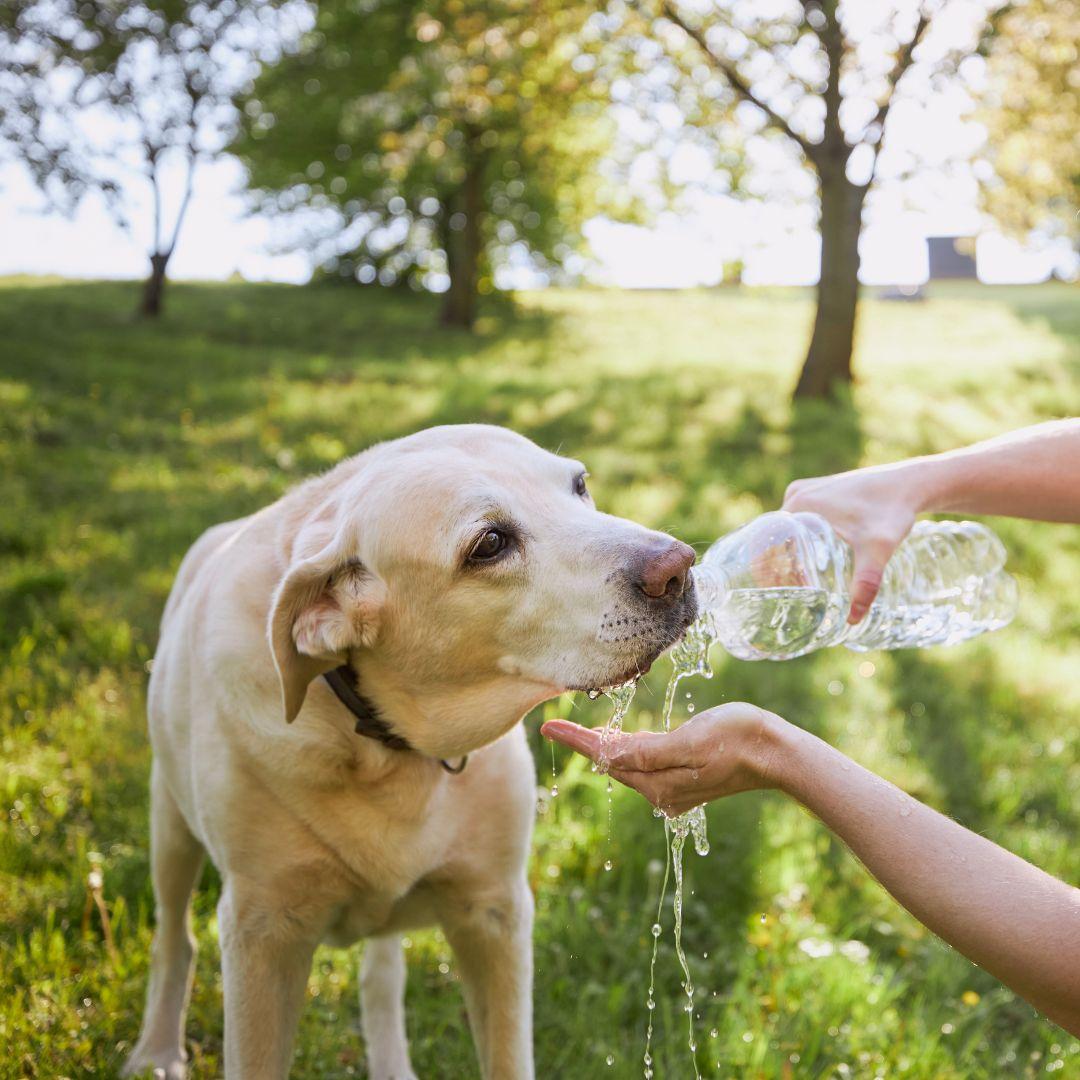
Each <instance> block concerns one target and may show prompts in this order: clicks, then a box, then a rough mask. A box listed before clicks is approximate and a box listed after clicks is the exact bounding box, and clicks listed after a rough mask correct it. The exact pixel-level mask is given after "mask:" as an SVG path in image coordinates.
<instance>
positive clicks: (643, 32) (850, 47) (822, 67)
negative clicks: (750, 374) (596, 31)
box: [625, 0, 978, 397]
mask: <svg viewBox="0 0 1080 1080" xmlns="http://www.w3.org/2000/svg"><path fill="white" fill-rule="evenodd" d="M947 6H948V0H922V3H904V4H898V5H895V6H894V5H884V6H874V7H873V8H871V7H870V6H869V5H857V4H854V3H849V4H846V5H845V4H841V3H839V2H838V0H777V2H775V3H770V4H768V5H763V4H757V3H753V2H751V0H700V2H695V0H638V2H633V0H631V2H630V4H629V6H628V7H627V9H626V10H627V16H628V17H627V19H626V21H625V28H626V30H627V32H628V33H629V34H630V35H631V37H633V36H634V35H635V34H636V35H637V36H638V41H639V42H641V41H644V42H646V43H648V44H649V45H650V46H652V47H655V46H656V45H657V44H659V46H660V47H661V48H662V52H663V55H664V58H665V60H666V66H658V64H657V60H656V57H655V56H654V55H653V53H652V51H651V49H650V50H646V52H645V54H644V62H643V64H641V67H642V68H643V69H644V70H643V74H644V75H645V76H646V78H647V80H648V83H649V85H650V87H651V89H652V91H653V93H654V94H655V95H656V96H657V98H658V99H660V100H665V101H667V102H670V103H674V104H676V105H677V106H678V108H679V109H680V110H681V112H682V114H683V116H684V117H685V118H686V122H687V123H688V124H690V125H692V126H693V127H695V128H696V129H697V130H698V131H699V132H705V133H707V134H709V135H711V136H712V137H713V138H714V139H715V140H716V142H717V144H718V146H720V147H724V146H726V145H727V144H729V143H730V140H731V135H730V130H731V128H732V126H733V123H734V121H735V120H736V116H737V117H738V120H739V123H740V124H742V125H746V126H750V127H752V129H753V130H754V131H756V132H757V133H759V134H762V135H775V136H779V137H780V138H781V140H782V141H783V142H784V143H786V144H787V146H788V147H789V148H790V149H791V150H792V151H793V152H794V154H795V156H796V157H797V159H798V161H799V162H800V163H801V164H802V166H803V167H804V168H806V169H808V170H809V171H810V173H811V174H812V176H813V178H814V180H815V182H816V189H817V193H818V200H819V206H820V217H819V222H820V233H821V271H820V278H819V283H818V288H817V311H816V316H815V319H814V328H813V332H812V334H811V338H810V346H809V349H808V351H807V355H806V359H805V362H804V364H803V368H802V373H801V375H800V377H799V381H798V385H797V387H796V390H795V393H796V396H798V397H825V396H828V395H830V394H831V393H832V392H833V391H834V390H835V388H836V386H837V384H846V383H849V382H850V381H851V356H852V350H853V345H854V335H855V322H856V311H857V305H858V296H859V277H858V275H859V236H860V232H861V229H862V215H863V206H864V204H865V202H866V198H867V195H868V194H869V193H870V191H871V189H872V187H873V185H874V182H875V179H876V178H877V176H878V173H879V168H878V166H879V162H880V160H881V157H882V153H883V150H884V148H885V143H886V137H887V133H888V119H889V115H890V111H891V109H892V107H893V104H894V102H895V100H896V99H897V96H898V94H899V93H900V91H901V88H902V85H903V84H904V83H906V81H907V80H908V77H909V76H908V73H909V71H911V69H912V68H913V67H921V68H922V75H923V80H922V81H923V82H924V83H927V82H929V83H930V84H931V85H933V83H934V82H935V81H938V80H941V79H943V78H946V77H948V76H950V75H951V74H953V73H954V72H955V69H956V66H957V64H958V62H959V60H960V59H961V58H962V56H963V55H965V50H963V49H945V48H937V49H934V50H932V51H931V50H928V49H927V48H926V46H927V37H928V33H929V31H930V28H931V24H932V22H933V21H935V20H936V18H937V17H938V13H940V11H941V10H943V9H944V8H946V7H947ZM954 6H956V5H955V4H954ZM976 21H977V20H976ZM977 30H978V27H976V28H975V32H974V33H973V34H972V46H974V43H975V39H976V38H977ZM924 53H925V54H926V55H923V54H924ZM665 72H666V77H665V76H664V73H665ZM658 73H659V74H658ZM723 157H724V154H723V153H721V154H720V155H719V158H720V160H721V163H722V160H723Z"/></svg>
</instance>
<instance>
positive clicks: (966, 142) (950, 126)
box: [0, 90, 1076, 288]
mask: <svg viewBox="0 0 1080 1080" xmlns="http://www.w3.org/2000/svg"><path fill="white" fill-rule="evenodd" d="M967 106H968V100H967V97H966V95H965V94H964V93H963V92H961V91H959V90H954V91H951V92H945V93H938V92H931V93H930V94H929V95H927V97H926V100H919V99H918V98H917V97H916V96H915V95H912V96H911V97H909V98H907V99H898V100H897V102H896V103H895V105H894V107H893V110H892V113H891V115H890V120H889V132H888V145H889V149H890V154H892V155H895V157H896V159H897V160H903V158H904V157H905V155H907V154H909V153H910V154H914V155H916V156H917V158H918V160H920V161H921V162H923V163H925V164H926V165H927V166H929V168H928V170H925V171H924V172H922V173H920V174H919V175H918V176H917V177H915V178H914V179H907V180H905V181H902V182H901V181H890V180H888V179H887V178H886V179H885V180H884V181H883V182H882V183H881V184H880V186H879V187H878V189H877V190H876V191H875V193H874V194H873V195H872V196H871V199H870V202H869V203H868V206H867V211H866V219H865V220H866V227H865V230H864V234H863V243H862V254H863V280H864V281H865V282H867V283H868V284H910V283H918V282H922V281H925V280H926V275H927V259H926V244H925V237H927V236H931V235H972V234H979V236H980V239H979V243H978V265H979V273H980V276H981V277H982V278H983V280H985V281H988V282H1028V281H1039V280H1043V279H1044V278H1046V277H1047V276H1048V275H1049V274H1050V273H1051V271H1052V270H1053V269H1054V267H1055V266H1059V267H1064V268H1065V269H1066V270H1071V271H1072V272H1075V269H1076V260H1075V256H1070V253H1069V251H1068V247H1067V246H1065V247H1064V248H1061V247H1059V248H1056V249H1043V250H1039V251H1024V250H1022V249H1020V248H1019V247H1018V246H1017V245H1016V244H1014V243H1012V242H1010V241H1007V240H1006V239H1004V238H1003V237H1001V236H1000V235H998V234H996V233H994V232H993V230H992V229H988V228H987V227H986V223H985V222H984V221H983V220H982V218H981V215H980V214H979V212H978V209H977V189H976V183H975V180H974V178H973V176H972V174H971V170H970V169H968V168H966V167H965V168H961V169H959V170H956V169H950V168H948V163H949V162H953V163H955V161H956V159H957V156H958V154H959V156H960V157H963V156H964V155H965V153H969V152H972V151H974V150H976V149H977V147H978V145H979V143H980V141H981V132H980V130H979V129H978V128H977V127H976V126H975V125H973V124H971V123H970V122H968V121H966V120H965V118H964V113H965V109H966V108H967ZM760 141H761V140H759V142H760ZM764 152H766V153H773V154H775V153H776V151H775V150H770V149H769V148H768V147H765V148H764ZM680 162H681V172H682V173H683V174H684V175H685V176H686V177H687V178H689V179H693V180H705V179H707V176H706V175H705V174H704V173H703V171H702V170H703V168H704V166H703V165H702V163H701V162H700V161H699V160H698V159H696V158H695V156H694V154H693V153H692V152H691V151H689V150H688V151H687V152H686V153H685V154H684V155H682V156H681V158H680ZM780 167H781V168H783V167H784V163H783V159H782V158H781V159H780ZM792 168H793V169H794V168H795V167H794V166H792ZM166 179H167V182H166V205H172V206H175V205H176V203H177V202H178V200H179V190H178V176H177V175H176V174H175V173H167V177H166ZM243 181H244V177H243V171H242V169H241V167H240V166H239V164H238V163H237V162H236V161H234V160H232V159H224V160H220V161H218V162H217V163H215V164H213V165H208V166H204V167H203V168H202V169H201V170H200V172H199V173H198V174H197V178H196V187H195V196H194V198H193V200H192V203H191V206H190V209H189V211H188V216H187V220H186V222H185V225H184V230H183V233H182V234H181V238H180V242H179V245H178V246H177V249H176V253H175V255H174V257H173V260H172V262H171V264H170V267H169V273H170V275H171V276H173V277H175V278H199V279H204V280H209V279H224V278H228V277H230V276H231V275H233V274H235V273H239V274H241V275H243V276H244V277H245V278H248V279H252V280H266V279H270V280H277V281H295V282H301V281H305V280H307V278H308V276H309V275H310V271H311V267H310V264H309V261H308V258H307V256H306V255H304V254H302V253H297V252H293V253H287V252H281V251H280V250H279V249H280V243H281V240H282V238H283V237H284V236H285V233H284V232H282V231H281V228H280V226H275V224H274V223H273V222H272V221H269V220H267V219H265V218H262V217H259V216H253V215H250V214H249V213H248V212H247V207H246V203H245V198H244V195H243ZM125 202H126V205H127V208H128V216H129V218H130V219H131V220H132V221H133V222H134V224H133V226H132V231H130V232H129V231H127V230H125V229H122V228H120V227H119V226H118V225H117V224H116V223H115V221H114V220H113V219H112V217H111V216H110V214H109V212H108V211H107V210H106V208H105V207H104V205H103V204H102V203H101V202H100V200H98V199H96V198H89V199H87V200H85V201H84V202H83V203H82V205H81V206H80V207H79V208H78V210H77V212H76V214H75V215H74V217H73V218H71V219H68V218H65V217H63V216H61V215H58V214H56V213H50V212H48V211H47V209H45V208H44V206H43V200H42V198H41V196H40V195H39V194H38V193H37V192H36V191H35V189H34V186H33V184H32V183H31V181H30V179H29V177H28V176H27V175H26V174H25V173H24V172H23V171H22V170H21V169H20V168H19V167H17V166H14V165H7V166H3V167H0V274H16V273H27V274H57V275H62V276H65V277H123V278H131V277H141V276H143V275H144V274H145V273H146V270H147V252H148V249H149V232H150V221H151V218H150V203H149V189H148V186H147V185H146V183H145V181H142V180H140V179H139V178H138V177H133V178H132V180H131V182H130V183H128V184H127V185H126V188H125ZM686 202H687V205H686V206H685V207H684V208H683V209H682V210H681V211H680V212H679V213H678V214H676V213H665V214H663V215H661V216H660V217H659V218H658V220H657V221H656V222H655V223H654V224H653V225H651V226H650V227H638V226H629V225H622V224H616V223H613V222H610V221H605V220H602V219H598V220H595V221H593V222H591V223H590V224H589V226H588V227H587V230H586V235H587V237H588V240H589V242H590V245H591V248H592V252H593V255H594V256H595V263H594V265H593V266H592V268H591V269H590V270H589V272H588V276H589V277H590V278H591V279H592V280H594V281H597V282H602V283H607V284H612V285H618V286H623V287H627V288H679V287H689V286H694V285H709V284H714V283H716V282H717V281H718V280H719V279H720V276H721V274H722V271H723V264H724V263H725V262H729V261H731V260H734V259H741V260H742V261H743V262H744V264H745V268H746V269H745V274H744V280H745V281H746V282H747V283H749V284H808V283H811V282H813V281H814V280H816V276H817V259H818V251H819V247H818V239H817V236H816V233H815V231H814V228H813V219H812V214H811V213H810V211H809V210H808V207H807V206H806V205H805V204H802V205H800V204H798V203H792V202H791V200H787V199H784V200H779V199H778V200H770V201H757V202H738V201H735V200H732V199H730V198H726V197H720V196H715V195H712V196H710V195H704V194H701V195H697V196H693V197H690V198H688V199H687V200H686ZM169 217H171V215H167V220H168V218H169ZM275 240H277V244H276V245H275ZM531 283H532V275H530V274H529V273H528V272H525V273H519V274H517V275H513V277H512V279H511V280H507V281H504V284H508V285H520V286H527V285H529V284H531Z"/></svg>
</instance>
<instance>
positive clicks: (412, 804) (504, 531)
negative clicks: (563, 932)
mask: <svg viewBox="0 0 1080 1080" xmlns="http://www.w3.org/2000/svg"><path fill="white" fill-rule="evenodd" d="M692 562H693V552H692V550H691V549H690V548H689V547H687V546H686V545H685V544H682V543H679V542H678V541H676V540H673V539H672V538H671V537H668V536H664V535H662V534H660V533H655V532H651V531H649V530H648V529H645V528H642V527H641V526H639V525H635V524H633V523H632V522H629V521H624V520H622V519H619V518H614V517H609V516H608V515H606V514H602V513H600V512H599V511H597V510H596V508H595V506H594V505H593V502H592V499H591V498H590V497H589V494H588V491H587V489H586V486H585V471H584V468H583V466H582V465H580V464H579V463H578V462H575V461H571V460H568V459H567V458H564V457H558V456H556V455H555V454H550V453H548V452H546V451H544V450H541V449H540V448H539V447H537V446H536V445H535V444H533V443H532V442H530V441H529V440H528V439H525V438H523V437H521V436H519V435H515V434H513V433H512V432H509V431H505V430H502V429H500V428H494V427H486V426H481V425H469V426H461V427H441V428H433V429H431V430H428V431H422V432H420V433H418V434H415V435H411V436H409V437H408V438H403V439H398V440H397V441H394V442H388V443H384V444H381V445H379V446H375V447H373V448H372V449H370V450H367V451H366V452H364V453H362V454H359V455H358V456H356V457H353V458H350V459H348V460H347V461H344V462H342V463H341V464H340V465H338V466H337V467H336V468H334V469H332V470H331V471H330V472H328V473H326V474H325V475H324V476H321V477H318V478H317V479H314V480H310V481H308V482H307V483H304V484H302V485H300V486H299V487H297V488H295V489H294V490H293V491H291V492H290V493H289V494H287V495H286V496H285V497H284V498H282V499H280V500H279V501H278V502H276V503H274V504H273V505H272V506H270V507H267V508H266V509H265V510H262V511H260V512H259V513H257V514H253V515H252V516H251V517H247V518H242V519H241V520H239V521H232V522H229V523H227V524H224V525H218V526H217V527H215V528H212V529H210V530H209V531H208V532H207V533H205V534H204V535H203V536H202V537H201V538H200V539H199V541H198V542H197V543H196V544H195V546H194V547H193V548H192V549H191V551H190V552H189V553H188V555H187V557H186V558H185V559H184V561H183V563H182V565H181V567H180V571H179V573H178V575H177V579H176V583H175V585H174V586H173V590H172V594H171V595H170V597H169V601H168V604H167V606H166V608H165V615H164V618H163V620H162V626H161V640H160V644H159V646H158V651H157V656H156V658H155V660H154V669H153V675H152V677H151V680H150V691H149V717H150V734H151V740H152V743H153V749H154V765H153V773H152V777H151V798H152V807H151V839H152V847H153V853H152V864H153V882H154V895H155V898H156V903H157V936H156V938H155V943H154V950H153V960H152V963H151V971H150V985H149V990H148V994H147V1003H146V1013H145V1017H144V1020H143V1026H142V1032H141V1035H140V1038H139V1041H138V1043H137V1045H136V1047H135V1049H134V1051H133V1052H132V1055H131V1058H130V1059H129V1061H128V1065H127V1072H128V1074H132V1073H138V1072H140V1071H142V1070H144V1069H150V1068H154V1069H156V1070H159V1072H158V1073H157V1075H164V1076H166V1077H168V1078H175V1077H182V1076H183V1075H184V1072H185V1069H184V1061H185V1056H186V1055H185V1052H184V1013H185V1009H186V1005H187V999H188V995H189V992H190V988H191V979H192V971H193V965H194V942H193V939H192V935H191V931H190V928H189V914H188V907H189V902H190V897H191V892H192V889H193V888H194V886H195V883H196V881H197V879H198V876H199V871H200V867H201V865H202V861H203V857H204V853H205V854H209V856H210V858H211V859H212V860H213V862H214V864H215V865H216V866H217V868H218V869H219V871H220V872H221V877H222V881H223V889H222V895H221V901H220V904H219V906H218V918H219V926H220V937H221V952H222V969H223V977H224V990H225V1071H226V1074H227V1076H228V1077H230V1078H231V1080H274V1078H279V1077H285V1076H286V1075H287V1073H288V1070H289V1062H290V1059H291V1055H292V1045H293V1039H294V1035H295V1031H296V1027H297V1021H298V1017H299V1013H300V1009H301V1007H302V1006H303V1003H304V996H305V989H306V983H307V978H308V972H309V968H310V965H311V960H312V953H313V952H314V949H315V947H316V945H317V944H318V943H319V942H320V941H327V942H330V943H333V944H338V945H345V944H349V943H352V942H354V941H356V940H357V939H358V938H361V937H369V938H371V940H370V941H369V942H368V944H367V946H366V948H365V951H364V956H363V963H362V971H361V980H360V982H361V986H360V998H361V1007H362V1016H363V1030H364V1036H365V1040H366V1044H367V1052H368V1058H369V1067H370V1075H371V1076H372V1077H373V1078H376V1080H389V1078H391V1077H392V1078H395V1080H406V1078H409V1077H412V1076H413V1071H412V1066H411V1065H410V1063H409V1053H408V1044H407V1041H406V1035H405V1016H404V1005H403V991H404V983H405V963H404V959H403V956H402V953H401V949H400V940H399V935H400V933H401V932H402V931H404V930H407V929H409V928H413V927H420V926H430V925H435V924H437V925H439V926H441V927H442V928H443V930H444V932H445V934H446V937H447V939H448V940H449V942H450V944H451V946H452V947H453V950H454V953H455V956H456V959H457V963H458V968H459V971H460V975H461V981H462V986H463V988H464V993H465V1000H466V1004H467V1007H468V1014H469V1021H470V1026H471V1028H472V1032H473V1037H474V1041H475V1044H476V1048H477V1053H478V1055H479V1059H480V1066H481V1072H482V1074H483V1076H484V1077H486V1078H489V1080H491V1078H500V1080H502V1078H522V1080H526V1078H529V1077H532V1076H533V1065H532V1030H531V1000H530V999H531V984H532V953H531V944H530V937H531V929H532V907H533V905H532V897H531V895H530V893H529V888H528V885H527V883H526V875H525V869H526V858H527V854H528V848H529V838H530V832H531V825H532V820H533V815H534V802H535V791H536V788H535V774H534V770H533V765H532V761H531V758H530V755H529V752H528V748H527V745H526V740H525V735H524V732H523V729H522V727H521V726H520V725H519V723H518V721H519V720H520V719H521V718H522V716H523V715H524V714H525V713H526V712H528V711H529V709H531V708H532V707H533V706H534V705H536V704H538V703H539V702H541V701H544V700H545V699H547V698H550V697H553V696H554V695H557V694H559V693H561V692H563V691H565V690H567V689H571V688H574V689H588V688H594V687H605V686H609V685H611V684H616V683H621V682H623V681H625V680H626V679H628V678H631V677H633V676H634V675H635V674H636V673H638V672H640V671H644V670H645V669H646V668H647V667H648V665H649V664H650V663H651V662H652V661H653V660H654V659H655V658H656V657H657V656H658V655H659V654H660V653H661V652H662V651H663V650H664V649H666V648H667V647H668V646H669V645H671V644H672V643H673V642H674V641H675V640H676V639H677V638H678V637H679V636H680V634H681V633H682V632H683V630H684V629H685V628H686V626H687V624H688V623H689V622H690V620H691V619H692V618H693V615H694V609H695V601H694V596H693V589H692V586H691V585H690V583H689V578H688V571H689V568H690V565H691V563H692ZM466 759H467V766H466V767H464V768H462V766H463V765H464V763H465V761H466Z"/></svg>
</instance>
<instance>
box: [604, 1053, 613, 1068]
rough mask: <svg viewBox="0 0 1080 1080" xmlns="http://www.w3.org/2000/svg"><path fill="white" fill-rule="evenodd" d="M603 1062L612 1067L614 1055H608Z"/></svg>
mask: <svg viewBox="0 0 1080 1080" xmlns="http://www.w3.org/2000/svg"><path fill="white" fill-rule="evenodd" d="M604 1060H605V1061H606V1062H607V1063H608V1064H609V1065H614V1064H615V1055H614V1054H608V1056H607V1057H606V1058H604Z"/></svg>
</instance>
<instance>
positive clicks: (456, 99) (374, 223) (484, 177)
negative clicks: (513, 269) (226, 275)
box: [234, 0, 613, 292]
mask: <svg viewBox="0 0 1080 1080" xmlns="http://www.w3.org/2000/svg"><path fill="white" fill-rule="evenodd" d="M593 12H594V5H592V4H571V5H567V4H563V3H560V2H559V0H529V2H524V0H407V2H402V0H372V2H369V3H364V4H355V3H352V2H350V0H330V2H323V3H320V4H319V5H318V7H317V13H316V16H315V21H314V25H313V27H312V28H311V30H310V31H309V32H307V33H306V34H304V35H303V37H302V39H301V40H300V42H299V43H298V45H297V47H296V48H295V49H294V50H293V51H291V52H290V54H289V55H287V56H285V57H284V58H282V59H281V60H280V61H279V62H278V63H277V64H275V65H273V66H270V67H267V68H266V69H265V70H264V72H263V74H262V75H261V76H260V77H259V79H258V80H257V81H256V84H255V87H254V90H253V91H252V93H251V94H250V95H249V96H247V97H246V98H245V99H244V100H243V110H244V115H245V124H244V129H243V132H242V133H241V135H240V137H239V138H238V140H237V141H236V143H235V144H234V149H235V150H236V152H237V153H238V154H239V155H240V156H241V158H242V159H243V160H244V162H245V163H246V164H247V166H248V169H249V171H250V176H251V184H252V186H253V187H254V188H256V189H257V190H258V191H259V192H260V193H261V196H262V198H261V200H260V207H261V208H262V209H263V210H266V211H268V212H277V213H282V212H284V213H290V214H291V213H293V212H294V211H296V210H297V209H298V208H300V209H303V210H306V211H308V214H307V215H306V216H305V218H304V221H305V224H306V225H307V226H308V227H309V228H310V230H311V231H312V232H311V233H309V234H307V235H304V236H303V238H302V239H303V242H304V243H305V244H308V245H312V244H313V245H314V247H315V250H316V255H317V258H319V259H321V260H322V261H324V262H325V263H327V264H328V265H329V267H330V269H331V270H332V271H334V272H339V273H341V274H342V275H343V276H346V277H352V276H354V275H355V276H358V277H359V278H360V280H362V281H371V280H375V278H376V275H378V277H379V280H381V281H382V282H383V283H387V284H389V283H393V282H395V281H398V280H408V281H411V282H413V283H415V284H417V285H421V284H427V285H430V284H432V283H433V282H437V281H438V279H439V277H441V276H442V275H445V274H446V273H447V272H448V271H449V272H450V273H451V275H452V274H453V273H454V267H452V266H448V259H447V254H448V251H449V249H450V247H451V245H452V242H453V237H452V233H453V232H454V231H461V230H463V229H464V228H465V227H466V225H467V224H468V225H470V226H471V225H473V224H475V226H476V227H477V229H478V230H479V234H480V236H479V240H480V246H481V248H482V251H483V253H484V254H486V264H485V265H484V266H482V267H481V273H480V275H479V280H478V283H477V284H478V287H479V289H480V291H481V292H486V291H490V290H491V287H492V283H491V274H492V272H493V271H496V270H498V268H499V266H500V265H503V264H505V263H507V262H508V261H509V260H510V259H512V258H516V259H517V260H518V261H519V262H520V261H521V260H522V258H523V257H524V256H525V255H526V253H528V254H529V255H531V256H532V257H533V259H535V260H539V261H540V262H541V264H542V265H546V266H548V267H549V268H551V267H552V266H553V265H558V264H562V263H563V262H565V260H566V258H567V257H568V256H569V255H570V254H571V253H572V252H573V250H574V249H575V248H576V247H577V246H578V244H579V241H580V227H581V225H582V223H583V222H584V221H585V220H586V219H587V218H588V217H590V216H591V215H592V214H594V213H595V212H597V211H598V210H599V209H600V207H601V206H602V205H606V206H608V207H609V208H611V207H612V206H613V203H612V201H611V200H612V198H613V196H612V194H611V192H609V191H608V190H606V184H605V181H604V179H603V176H602V173H601V170H600V161H601V159H602V157H603V156H604V154H605V152H606V151H607V150H608V148H609V146H610V142H611V135H612V121H611V119H610V118H609V117H608V115H607V100H608V99H607V87H608V81H609V78H610V76H609V74H608V73H607V72H606V70H605V65H606V64H607V62H608V61H607V59H606V53H607V50H606V48H605V46H604V42H603V38H602V35H601V31H600V26H599V24H598V23H597V21H596V19H595V18H594V17H593ZM470 178H473V179H474V180H475V183H476V186H477V188H478V190H479V193H480V202H481V210H480V214H479V215H477V217H478V219H479V220H477V221H476V222H475V223H473V222H467V221H466V217H467V215H469V213H470V211H469V208H468V206H466V205H464V201H463V200H464V196H463V192H464V190H465V188H466V185H467V183H468V182H469V180H470ZM312 234H313V235H312Z"/></svg>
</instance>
